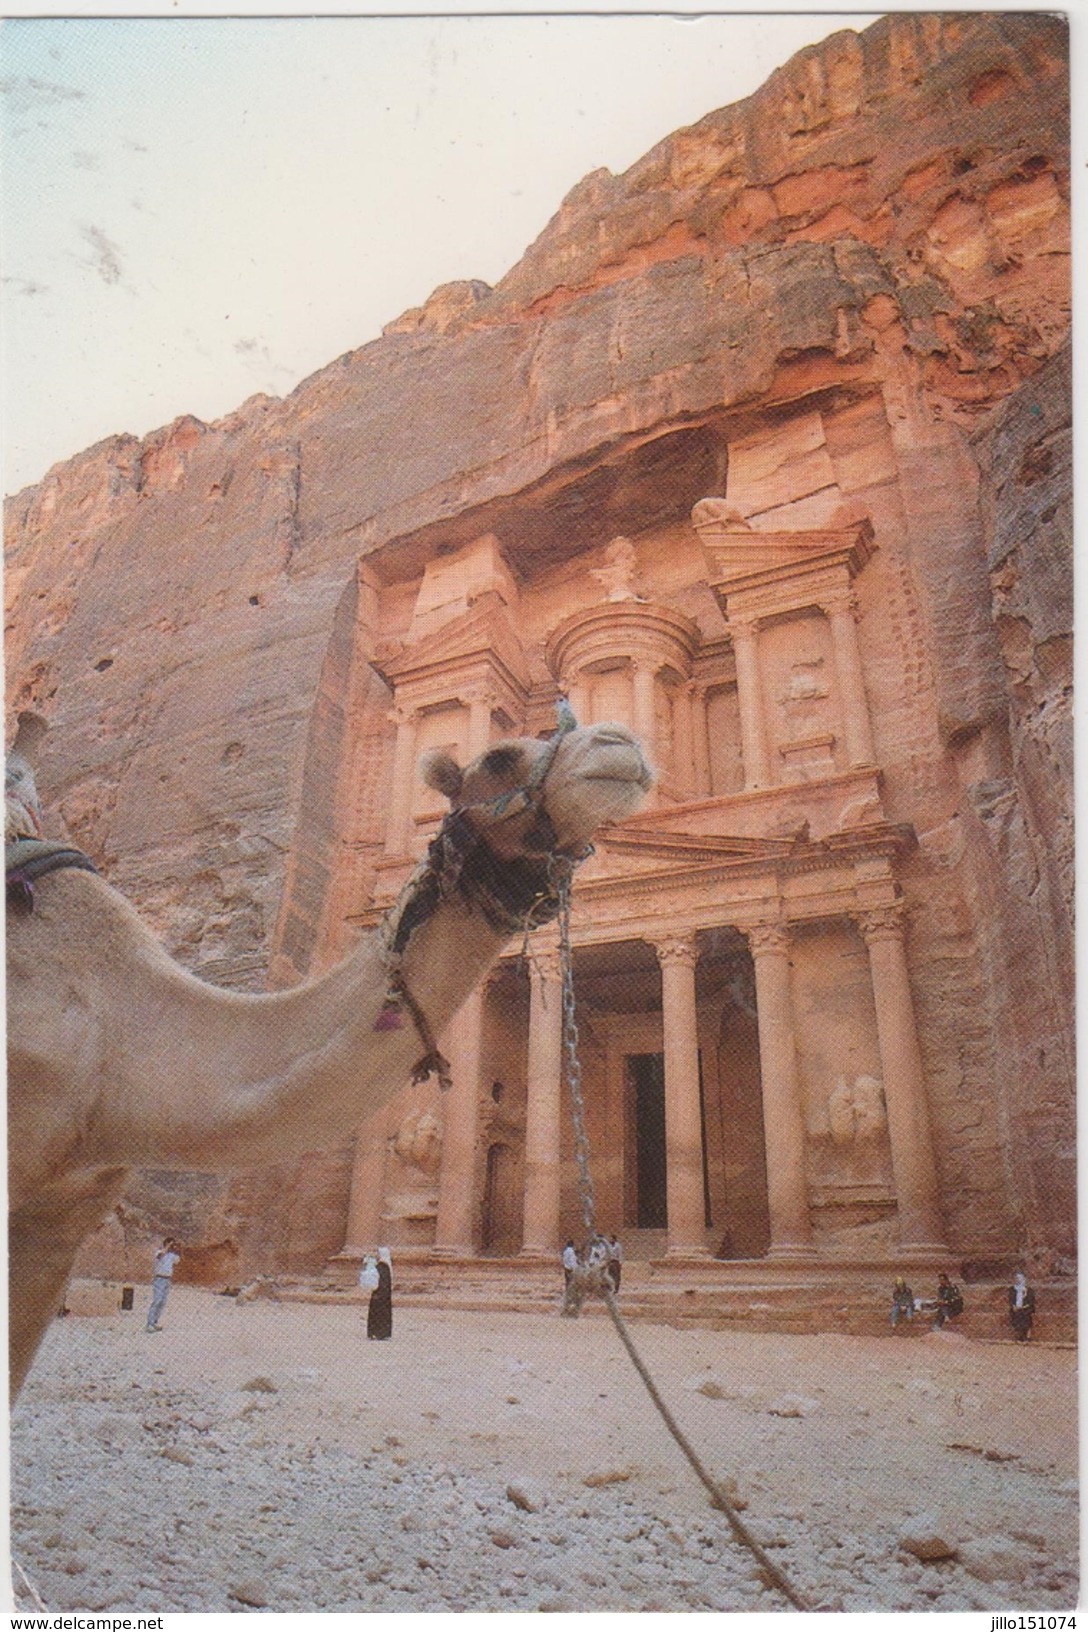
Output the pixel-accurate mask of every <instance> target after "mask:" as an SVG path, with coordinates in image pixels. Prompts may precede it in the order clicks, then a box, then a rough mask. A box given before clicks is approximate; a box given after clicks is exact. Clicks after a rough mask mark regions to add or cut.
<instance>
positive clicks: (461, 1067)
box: [434, 987, 484, 1258]
mask: <svg viewBox="0 0 1088 1632" xmlns="http://www.w3.org/2000/svg"><path fill="white" fill-rule="evenodd" d="M483 1018H484V989H483V988H482V987H477V988H476V990H475V991H474V992H473V993H472V994H471V996H469V997H467V998H466V999H465V1001H464V1003H463V1004H462V1005H461V1007H460V1009H458V1011H457V1013H456V1015H455V1016H454V1018H453V1020H452V1021H451V1022H450V1025H449V1027H448V1029H447V1031H446V1035H445V1039H444V1047H443V1052H444V1053H445V1054H446V1056H447V1057H448V1059H449V1062H450V1074H451V1075H452V1077H453V1086H452V1088H450V1090H449V1091H448V1093H446V1094H445V1095H444V1096H443V1105H442V1110H443V1121H444V1129H443V1137H442V1166H441V1168H440V1169H439V1174H438V1217H437V1218H436V1220H435V1232H434V1251H435V1254H436V1256H438V1257H447V1258H454V1257H471V1255H472V1254H473V1253H474V1252H475V1250H476V1243H475V1237H474V1230H473V1221H474V1218H475V1213H476V1142H477V1135H478V1130H479V1124H480V1065H481V1054H482V1040H483ZM440 1046H442V1045H440Z"/></svg>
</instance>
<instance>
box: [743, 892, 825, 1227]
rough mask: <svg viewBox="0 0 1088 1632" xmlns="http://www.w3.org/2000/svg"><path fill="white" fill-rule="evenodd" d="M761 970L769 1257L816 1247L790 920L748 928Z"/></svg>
mask: <svg viewBox="0 0 1088 1632" xmlns="http://www.w3.org/2000/svg"><path fill="white" fill-rule="evenodd" d="M748 945H749V947H750V948H751V952H752V959H753V961H754V963H755V971H756V1010H757V1021H758V1026H759V1073H760V1083H761V1087H762V1094H763V1139H764V1144H765V1146H766V1153H767V1207H768V1211H769V1212H770V1219H771V1244H770V1248H769V1251H768V1254H767V1256H768V1257H769V1258H796V1257H803V1256H806V1255H807V1254H808V1253H809V1252H810V1250H811V1242H812V1226H811V1223H810V1221H809V1213H808V1185H807V1183H806V1179H805V1123H804V1116H803V1113H802V1109H801V1084H800V1081H799V1079H798V1075H797V1051H796V1048H795V1045H794V1036H793V1005H792V1003H791V1002H790V962H789V945H790V932H789V929H788V927H787V926H786V925H785V924H757V925H756V926H755V927H753V928H752V929H750V930H749V931H748Z"/></svg>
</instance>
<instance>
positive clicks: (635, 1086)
mask: <svg viewBox="0 0 1088 1632" xmlns="http://www.w3.org/2000/svg"><path fill="white" fill-rule="evenodd" d="M627 1081H628V1084H629V1090H628V1091H629V1093H630V1095H631V1098H632V1100H633V1109H634V1134H635V1172H636V1174H637V1181H636V1182H637V1191H636V1194H637V1205H636V1218H635V1227H636V1228H637V1229H640V1230H663V1229H665V1228H666V1227H667V1225H668V1222H669V1218H668V1205H667V1201H666V1183H665V1175H666V1161H665V1056H664V1054H628V1056H627Z"/></svg>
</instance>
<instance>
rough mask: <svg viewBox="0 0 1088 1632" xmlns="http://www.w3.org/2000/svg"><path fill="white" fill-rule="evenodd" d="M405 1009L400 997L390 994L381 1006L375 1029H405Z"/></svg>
mask: <svg viewBox="0 0 1088 1632" xmlns="http://www.w3.org/2000/svg"><path fill="white" fill-rule="evenodd" d="M403 1029H404V1009H403V1006H402V1004H401V1000H400V998H399V997H395V996H392V995H390V996H389V997H387V998H386V1000H385V1002H384V1003H383V1004H382V1006H381V1012H380V1013H379V1015H378V1018H377V1019H376V1020H375V1022H374V1030H375V1031H403Z"/></svg>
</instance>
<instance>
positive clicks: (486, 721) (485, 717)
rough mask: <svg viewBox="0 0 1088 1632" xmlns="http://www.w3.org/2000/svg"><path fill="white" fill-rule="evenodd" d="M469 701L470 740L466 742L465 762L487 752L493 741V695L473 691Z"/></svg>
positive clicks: (469, 763) (469, 761)
mask: <svg viewBox="0 0 1088 1632" xmlns="http://www.w3.org/2000/svg"><path fill="white" fill-rule="evenodd" d="M465 701H466V702H467V703H468V740H467V742H466V744H465V763H466V765H471V764H472V761H473V760H474V759H478V758H479V756H480V755H481V754H483V753H486V752H487V748H488V745H489V743H490V741H491V696H490V693H488V692H486V691H471V692H470V693H469V694H468V696H467V698H466V699H465Z"/></svg>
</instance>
